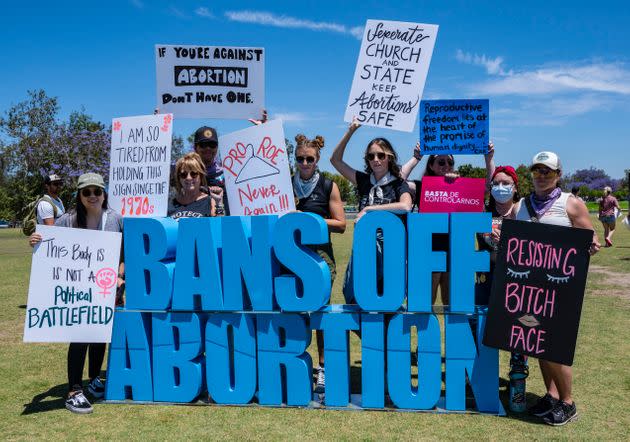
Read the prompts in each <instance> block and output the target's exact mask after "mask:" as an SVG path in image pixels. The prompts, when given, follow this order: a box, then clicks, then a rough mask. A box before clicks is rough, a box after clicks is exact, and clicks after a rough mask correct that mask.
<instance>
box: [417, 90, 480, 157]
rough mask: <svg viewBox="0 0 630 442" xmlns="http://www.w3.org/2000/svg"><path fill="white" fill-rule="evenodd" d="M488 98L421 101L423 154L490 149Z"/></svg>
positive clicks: (421, 143) (475, 152)
mask: <svg viewBox="0 0 630 442" xmlns="http://www.w3.org/2000/svg"><path fill="white" fill-rule="evenodd" d="M489 112H490V110H489V102H488V100H426V101H424V100H423V101H422V102H421V103H420V125H419V126H420V152H421V153H422V154H423V155H425V154H426V155H446V154H473V155H477V154H485V153H487V152H488V139H489V133H488V132H489V122H490V113H489Z"/></svg>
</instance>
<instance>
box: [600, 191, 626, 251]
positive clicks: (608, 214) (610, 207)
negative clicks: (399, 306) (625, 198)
mask: <svg viewBox="0 0 630 442" xmlns="http://www.w3.org/2000/svg"><path fill="white" fill-rule="evenodd" d="M619 210H621V209H620V208H619V202H618V201H617V198H615V197H614V196H613V195H612V189H611V188H610V187H608V186H606V187H604V197H603V198H602V199H601V201H600V202H599V220H600V221H601V223H602V226H604V241H606V247H612V245H613V243H612V236H613V233H615V227H617V225H616V223H617V213H616V212H617V211H619Z"/></svg>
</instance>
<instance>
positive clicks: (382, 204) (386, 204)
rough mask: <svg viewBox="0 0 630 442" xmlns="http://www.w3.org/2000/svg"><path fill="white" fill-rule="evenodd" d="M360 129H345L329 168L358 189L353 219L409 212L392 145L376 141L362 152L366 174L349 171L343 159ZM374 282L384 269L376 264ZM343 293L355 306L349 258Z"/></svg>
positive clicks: (407, 195)
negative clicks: (372, 213)
mask: <svg viewBox="0 0 630 442" xmlns="http://www.w3.org/2000/svg"><path fill="white" fill-rule="evenodd" d="M359 127H361V125H360V124H359V121H358V120H357V118H356V117H355V118H354V119H353V120H352V123H351V124H350V126H349V127H348V131H347V132H346V133H345V135H344V136H343V138H342V139H341V141H339V144H338V145H337V147H335V150H334V151H333V153H332V156H331V158H330V162H331V164H332V165H333V166H334V167H335V169H337V171H338V172H339V173H341V175H343V176H344V177H345V178H346V179H347V180H349V181H350V182H351V183H352V184H354V185H355V186H357V191H358V193H359V213H358V214H357V217H356V219H355V222H358V221H359V220H360V219H361V217H362V216H363V215H365V214H366V213H367V212H370V211H372V210H388V211H391V212H398V213H406V212H409V211H410V210H411V206H412V200H411V194H410V193H409V186H408V185H407V182H406V181H405V180H404V179H402V178H401V176H400V166H399V165H398V164H397V161H398V155H397V154H396V151H395V150H394V148H393V147H392V145H391V143H390V142H389V141H388V140H386V139H385V138H375V139H373V140H372V141H370V142H369V143H368V145H367V147H366V149H365V155H364V161H365V172H361V171H358V170H356V169H354V168H352V167H350V166H349V165H348V164H347V163H346V162H345V161H344V160H343V155H344V152H345V150H346V146H347V145H348V141H350V138H352V135H353V134H354V132H355V131H356V130H357V129H358V128H359ZM377 250H378V253H377V261H378V262H379V263H380V262H381V261H382V239H381V238H378V239H377ZM376 270H377V281H378V283H379V284H381V282H382V278H383V273H382V272H383V269H382V265H381V264H377V269H376ZM343 293H344V296H345V298H346V303H348V304H354V303H355V298H354V288H353V280H352V257H350V262H349V263H348V268H347V270H346V278H345V281H344V287H343Z"/></svg>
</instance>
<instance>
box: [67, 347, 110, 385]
mask: <svg viewBox="0 0 630 442" xmlns="http://www.w3.org/2000/svg"><path fill="white" fill-rule="evenodd" d="M88 347H89V349H90V361H89V366H88V374H89V376H90V380H92V379H94V378H95V377H97V376H98V375H99V374H100V373H101V366H102V365H103V359H105V343H98V344H88V343H84V342H72V343H70V347H68V386H69V387H70V391H72V390H75V386H79V387H81V385H83V366H84V365H85V355H86V353H87V351H88Z"/></svg>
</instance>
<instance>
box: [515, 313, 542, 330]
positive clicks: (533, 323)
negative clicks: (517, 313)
mask: <svg viewBox="0 0 630 442" xmlns="http://www.w3.org/2000/svg"><path fill="white" fill-rule="evenodd" d="M518 321H519V322H520V323H521V324H523V325H525V326H527V327H538V326H539V325H540V322H538V319H536V317H535V316H534V315H523V316H521V317H520V318H518Z"/></svg>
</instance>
